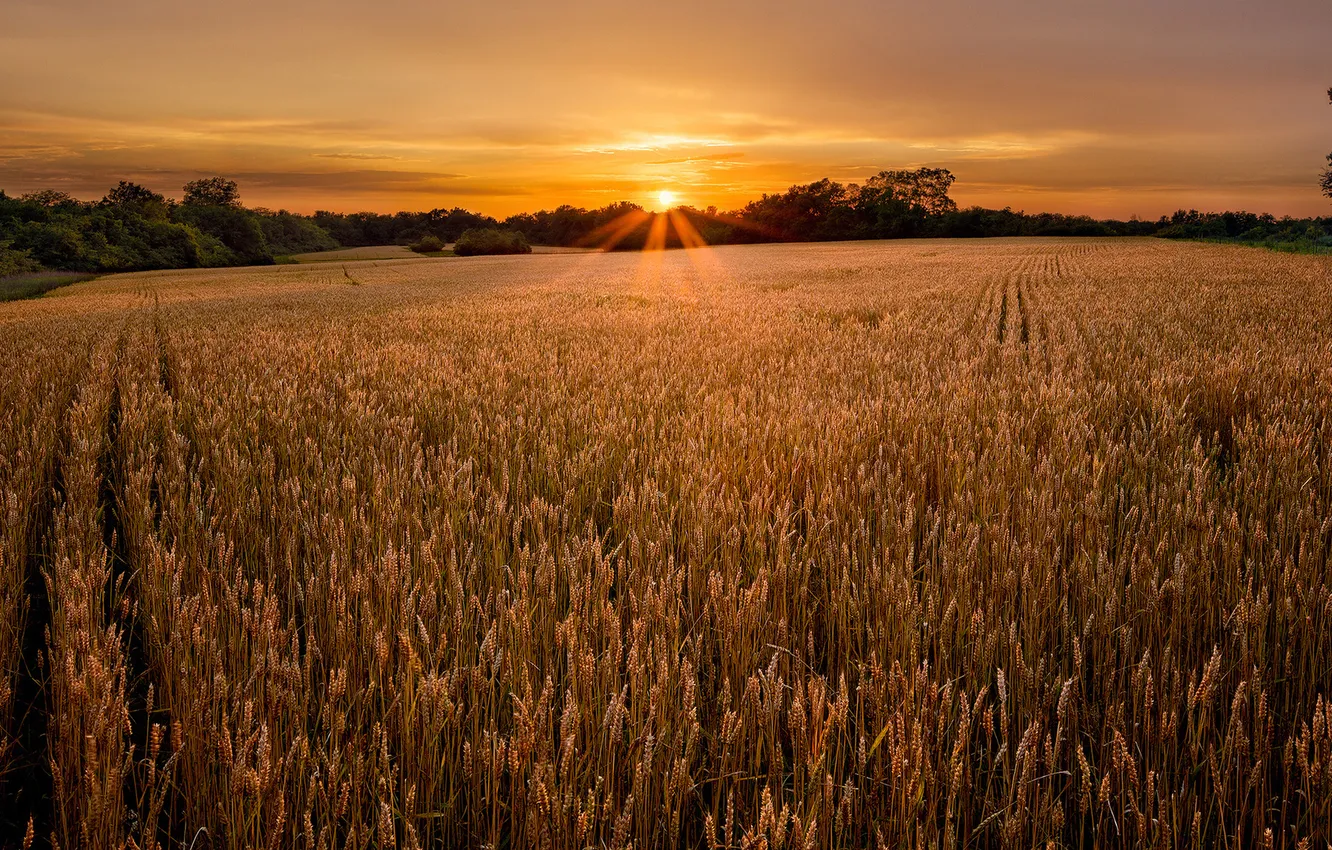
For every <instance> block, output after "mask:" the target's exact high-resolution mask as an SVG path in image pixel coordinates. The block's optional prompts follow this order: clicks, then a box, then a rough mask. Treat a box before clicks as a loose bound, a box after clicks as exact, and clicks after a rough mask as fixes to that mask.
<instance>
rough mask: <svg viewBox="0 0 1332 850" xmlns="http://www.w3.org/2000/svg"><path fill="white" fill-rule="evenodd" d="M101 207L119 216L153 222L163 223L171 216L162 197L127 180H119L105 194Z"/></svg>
mask: <svg viewBox="0 0 1332 850" xmlns="http://www.w3.org/2000/svg"><path fill="white" fill-rule="evenodd" d="M102 206H104V207H110V208H112V209H114V210H116V211H117V212H118V213H121V214H132V215H139V216H142V217H144V218H147V219H152V220H155V221H165V220H166V219H167V218H168V217H169V216H170V214H171V205H170V204H169V203H168V202H167V199H166V198H165V197H164V196H162V195H159V194H158V193H156V192H154V191H153V190H152V189H149V188H147V187H146V186H140V185H139V184H138V183H131V182H129V181H128V180H121V181H120V183H119V184H117V185H116V187H115V188H114V189H112V190H111V191H110V192H107V193H106V197H105V198H103V199H102Z"/></svg>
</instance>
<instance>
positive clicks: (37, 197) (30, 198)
mask: <svg viewBox="0 0 1332 850" xmlns="http://www.w3.org/2000/svg"><path fill="white" fill-rule="evenodd" d="M19 200H20V201H24V202H26V203H29V204H35V205H37V206H39V207H45V208H46V209H55V208H56V207H63V206H76V205H78V203H79V202H78V201H77V200H75V199H74V198H71V197H70V195H69V193H68V192H61V191H59V190H57V189H38V190H37V191H36V192H28V193H27V194H26V195H19Z"/></svg>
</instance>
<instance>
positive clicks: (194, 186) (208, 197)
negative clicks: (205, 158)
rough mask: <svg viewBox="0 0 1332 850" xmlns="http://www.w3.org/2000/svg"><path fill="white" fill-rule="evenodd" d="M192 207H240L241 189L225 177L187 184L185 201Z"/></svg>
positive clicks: (204, 179) (209, 178) (206, 178)
mask: <svg viewBox="0 0 1332 850" xmlns="http://www.w3.org/2000/svg"><path fill="white" fill-rule="evenodd" d="M182 203H184V204H185V205H186V206H191V207H239V206H240V205H241V202H240V188H239V187H237V186H236V181H235V180H228V179H226V178H225V177H205V178H203V179H202V180H191V181H190V182H189V183H186V184H185V200H184V201H183V202H182Z"/></svg>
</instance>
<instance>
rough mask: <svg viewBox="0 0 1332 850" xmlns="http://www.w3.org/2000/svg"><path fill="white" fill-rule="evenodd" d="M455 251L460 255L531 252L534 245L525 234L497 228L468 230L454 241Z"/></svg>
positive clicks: (473, 255)
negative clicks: (529, 242)
mask: <svg viewBox="0 0 1332 850" xmlns="http://www.w3.org/2000/svg"><path fill="white" fill-rule="evenodd" d="M453 253H455V254H457V255H458V256H459V257H476V256H480V255H482V254H530V253H532V246H531V245H528V244H527V239H526V238H524V236H523V234H521V233H516V232H514V231H512V230H498V229H495V228H490V227H487V228H484V229H473V230H468V231H467V232H465V233H464V234H463V235H462V236H460V237H458V241H457V242H456V243H454V246H453Z"/></svg>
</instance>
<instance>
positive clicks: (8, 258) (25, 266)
mask: <svg viewBox="0 0 1332 850" xmlns="http://www.w3.org/2000/svg"><path fill="white" fill-rule="evenodd" d="M41 270H42V266H41V264H40V263H38V262H37V261H36V260H34V259H33V258H32V257H30V256H28V252H27V251H15V250H14V249H12V248H5V247H3V246H0V277H12V276H14V275H19V274H27V273H28V272H37V271H41Z"/></svg>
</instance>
